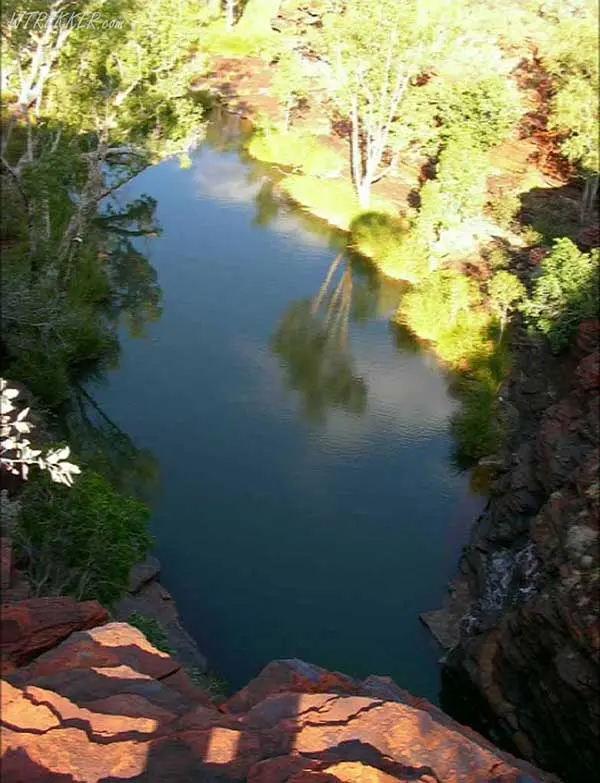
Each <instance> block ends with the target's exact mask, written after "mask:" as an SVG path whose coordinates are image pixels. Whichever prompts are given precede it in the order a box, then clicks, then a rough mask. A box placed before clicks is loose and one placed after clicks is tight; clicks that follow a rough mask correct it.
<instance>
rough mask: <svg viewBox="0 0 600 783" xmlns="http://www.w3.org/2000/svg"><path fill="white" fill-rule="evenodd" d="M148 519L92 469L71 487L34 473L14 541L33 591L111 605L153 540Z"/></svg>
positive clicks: (137, 505) (139, 507)
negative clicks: (26, 567)
mask: <svg viewBox="0 0 600 783" xmlns="http://www.w3.org/2000/svg"><path fill="white" fill-rule="evenodd" d="M148 518H149V511H148V509H147V508H146V507H145V506H143V505H142V504H141V503H139V501H137V500H134V499H133V498H127V497H123V496H122V495H120V494H118V493H117V492H116V491H115V490H114V489H113V488H112V487H111V486H110V485H109V484H108V483H107V482H106V481H105V480H104V479H103V478H102V477H101V476H99V475H98V474H96V473H93V472H91V471H86V472H84V473H83V474H82V475H81V476H80V477H79V479H78V480H77V481H76V482H75V484H74V486H73V487H71V488H67V487H64V486H60V485H56V484H53V483H52V482H51V480H50V479H49V478H47V477H46V476H44V475H39V476H37V477H35V478H33V479H32V481H31V482H30V483H29V484H28V485H27V486H26V488H25V490H24V491H23V494H22V511H21V516H20V520H19V525H18V528H17V534H16V537H15V543H16V546H17V548H18V549H19V550H20V553H21V555H23V556H24V557H25V558H26V559H27V561H28V576H29V578H30V581H31V584H32V586H33V588H34V591H35V593H36V594H37V595H62V594H67V595H73V596H74V597H75V598H77V599H78V600H85V599H92V598H95V599H97V600H98V601H100V602H101V603H104V604H107V605H110V604H112V603H113V602H114V601H116V600H117V599H118V598H119V596H120V595H121V594H122V593H123V592H124V591H125V589H126V587H127V583H128V578H129V572H130V570H131V567H132V566H133V565H134V564H135V563H137V562H139V561H140V560H142V559H143V558H144V556H145V555H146V553H147V551H148V548H149V546H150V544H151V537H150V535H149V533H148V529H147V525H148Z"/></svg>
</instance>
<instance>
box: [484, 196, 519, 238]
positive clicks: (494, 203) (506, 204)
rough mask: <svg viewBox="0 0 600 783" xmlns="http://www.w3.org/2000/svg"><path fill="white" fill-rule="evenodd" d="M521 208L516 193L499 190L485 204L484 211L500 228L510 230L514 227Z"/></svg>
mask: <svg viewBox="0 0 600 783" xmlns="http://www.w3.org/2000/svg"><path fill="white" fill-rule="evenodd" d="M520 210H521V199H520V197H519V194H518V193H514V192H512V193H510V192H509V193H507V192H500V193H498V194H497V195H495V196H494V198H492V199H490V200H489V201H488V202H487V204H486V212H487V214H488V215H489V216H490V217H491V218H492V220H493V221H495V222H496V223H497V225H499V226H500V228H503V229H505V230H506V231H510V230H511V229H513V228H514V227H515V222H516V219H517V215H518V214H519V212H520Z"/></svg>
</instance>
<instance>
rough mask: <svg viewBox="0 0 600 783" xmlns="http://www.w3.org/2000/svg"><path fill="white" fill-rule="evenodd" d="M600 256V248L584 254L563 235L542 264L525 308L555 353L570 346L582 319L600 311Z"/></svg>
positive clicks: (530, 319)
mask: <svg viewBox="0 0 600 783" xmlns="http://www.w3.org/2000/svg"><path fill="white" fill-rule="evenodd" d="M599 258H600V253H599V251H598V250H597V249H596V250H592V251H591V252H590V253H582V252H581V251H580V250H579V249H578V248H577V247H576V245H574V244H573V242H571V240H570V239H567V238H562V239H558V240H556V241H555V242H554V245H553V248H552V250H551V252H550V253H548V254H547V255H546V256H545V258H544V259H543V261H542V263H541V265H540V270H541V274H540V276H539V277H538V278H537V280H536V281H535V284H534V288H533V294H532V296H531V297H530V298H529V299H527V300H525V302H524V303H523V305H522V307H521V309H522V311H523V313H524V315H525V317H526V319H527V321H528V323H529V325H530V326H531V327H532V328H534V329H537V330H538V331H539V332H541V333H542V334H544V335H546V337H547V338H548V340H549V341H550V346H551V348H552V350H553V351H555V352H558V351H561V350H563V349H564V348H566V346H567V345H568V342H569V338H570V337H571V335H572V333H573V332H574V330H575V329H576V328H577V325H578V324H579V323H580V321H582V320H584V319H585V318H592V317H595V316H596V315H597V313H598V305H599V302H598V298H599V297H598V267H599Z"/></svg>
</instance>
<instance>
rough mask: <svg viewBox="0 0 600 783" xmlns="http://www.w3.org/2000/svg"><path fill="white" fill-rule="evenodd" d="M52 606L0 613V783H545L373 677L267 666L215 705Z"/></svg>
mask: <svg viewBox="0 0 600 783" xmlns="http://www.w3.org/2000/svg"><path fill="white" fill-rule="evenodd" d="M53 600H54V599H37V600H36V601H35V602H32V601H27V602H23V604H15V605H14V606H13V607H12V610H11V612H9V613H8V614H7V613H6V612H3V617H2V631H3V632H4V631H5V630H9V631H10V630H11V629H12V637H11V638H12V641H11V642H10V643H8V642H7V645H8V646H6V645H5V647H4V650H3V652H4V654H5V656H8V657H10V656H12V660H13V663H14V665H15V667H16V668H14V670H13V671H12V672H11V673H9V674H7V675H5V678H4V679H3V681H2V688H1V697H2V705H1V707H2V708H1V711H0V717H1V721H2V733H1V752H2V780H3V783H68V782H69V781H70V782H71V783H73V782H74V781H77V783H99V782H100V781H102V782H103V783H109V781H115V783H116V782H117V781H119V782H120V783H122V782H123V781H134V780H135V781H147V783H150V781H157V783H158V782H159V781H160V783H167V782H169V783H178V782H179V781H181V783H184V781H185V782H186V783H187V782H191V781H194V783H225V782H226V781H240V783H241V782H242V781H247V782H248V783H334V782H335V781H339V782H340V783H394V782H396V781H421V783H459V782H460V783H478V781H479V782H480V783H483V781H485V782H486V783H491V782H492V781H494V782H495V783H536V782H537V783H543V782H544V781H547V782H548V783H549V782H550V781H556V778H554V777H552V776H549V775H544V774H543V773H541V772H539V771H538V770H536V769H534V768H533V767H531V766H530V765H528V764H527V763H526V762H521V761H518V760H517V759H515V758H514V757H512V756H510V755H508V754H507V753H503V752H501V751H499V750H498V749H497V748H495V747H494V746H493V745H492V744H491V743H489V742H488V741H486V740H484V739H483V738H482V737H480V736H479V735H478V734H476V733H475V732H474V731H472V730H470V729H468V728H465V727H464V726H461V725H460V724H458V723H456V722H454V721H453V720H451V719H450V718H448V717H447V716H446V715H444V713H443V712H441V711H440V710H439V709H438V708H436V707H433V706H432V705H430V704H428V703H427V702H424V701H420V700H417V699H414V698H413V697H411V696H410V695H409V694H407V693H406V692H404V691H402V690H401V689H400V688H398V687H397V686H396V685H395V683H393V682H392V681H391V680H389V679H388V678H385V677H369V678H367V679H366V680H363V681H360V682H358V681H355V680H352V679H350V678H349V677H346V676H344V675H342V674H337V673H332V672H327V671H325V670H323V669H320V668H318V667H315V666H311V665H310V664H307V663H304V662H302V661H298V660H291V661H275V662H273V663H270V664H269V665H268V666H267V667H266V668H265V669H264V670H263V671H262V672H261V674H260V675H259V676H258V677H257V678H256V679H255V680H253V681H252V682H250V683H249V684H248V686H246V687H245V688H244V689H243V690H242V691H240V692H239V693H237V694H235V695H234V696H232V697H231V698H230V699H229V700H227V701H225V702H224V703H221V704H215V703H214V702H213V701H212V700H211V699H210V698H209V697H208V696H207V695H206V694H205V693H204V692H203V691H202V690H200V689H199V688H197V687H196V686H195V685H194V683H193V682H192V681H191V680H190V679H189V677H188V676H187V675H186V674H185V672H184V671H183V669H182V668H181V667H180V665H179V663H178V662H177V661H175V660H174V659H173V658H172V657H171V656H169V655H167V654H165V653H163V652H160V651H158V650H157V649H155V648H154V647H152V645H150V643H149V642H148V641H147V640H146V638H145V637H144V636H143V635H142V634H141V633H140V632H139V631H138V630H137V629H135V628H133V627H132V626H130V625H127V624H125V623H113V622H108V623H106V622H104V624H101V625H97V626H95V627H92V628H89V624H90V623H93V622H94V618H96V620H97V621H98V622H100V623H103V621H104V620H105V619H106V618H105V616H104V615H103V614H102V612H103V610H102V609H101V607H99V606H98V605H95V604H94V603H93V602H88V604H86V605H85V606H82V605H77V604H75V603H74V602H72V601H70V599H58V600H57V601H54V604H52V605H51V602H52V601H53ZM52 613H54V619H55V622H53V621H52V619H51V618H52ZM16 618H21V622H20V623H19V622H17V623H16V625H15V620H16ZM5 626H6V627H5ZM69 626H70V627H71V630H72V633H70V634H69V635H68V636H66V638H65V631H67V632H68V628H69ZM82 627H83V628H84V630H77V629H78V628H82ZM40 628H43V629H44V632H43V634H42V635H40V634H39V633H38V630H39V629H40ZM17 629H20V631H19V632H17ZM36 629H37V630H36ZM19 633H20V639H19V640H17V636H18V635H19ZM9 635H10V634H9ZM3 639H4V633H3ZM52 641H54V644H55V646H53V647H51V649H47V648H48V645H49V644H50V643H52ZM41 650H46V651H45V652H41V654H40V651H41ZM24 651H28V652H27V653H25V652H24ZM26 659H29V662H28V663H25V664H24V665H20V664H23V663H24V661H25V660H26Z"/></svg>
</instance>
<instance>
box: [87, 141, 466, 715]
mask: <svg viewBox="0 0 600 783" xmlns="http://www.w3.org/2000/svg"><path fill="white" fill-rule="evenodd" d="M142 193H146V194H149V195H151V196H153V197H154V198H156V199H157V201H158V212H157V214H158V218H159V221H160V223H161V224H162V227H163V233H162V234H161V235H160V236H159V237H157V238H154V239H152V240H140V241H139V248H140V249H141V250H142V251H143V252H144V253H145V254H146V255H148V257H149V258H150V260H151V263H152V264H153V266H154V267H155V269H156V270H157V273H158V281H159V284H160V286H161V288H162V291H163V305H164V312H163V315H162V317H161V318H160V319H159V320H158V321H157V322H156V323H153V324H151V325H150V326H149V327H148V328H147V330H146V335H145V336H144V337H141V338H140V337H138V338H132V337H130V336H128V334H127V333H126V331H125V330H123V335H122V346H123V350H122V357H121V361H120V365H119V367H118V368H117V369H115V370H113V371H111V372H109V373H108V374H107V376H106V380H105V382H104V383H103V384H102V385H100V386H98V387H97V388H94V389H93V391H94V394H95V396H96V398H97V400H98V401H99V402H100V403H101V404H102V406H103V408H104V410H105V411H106V413H107V414H108V415H109V416H110V417H111V418H112V419H113V420H114V421H116V422H118V424H119V425H120V426H121V427H122V428H123V430H125V431H126V432H127V433H128V434H129V435H131V437H132V438H133V439H134V441H135V443H136V445H137V446H138V447H140V448H144V449H149V450H150V451H152V452H153V453H154V455H155V457H156V459H157V460H158V464H159V468H160V489H159V490H158V492H157V494H156V499H155V503H154V508H153V521H152V527H153V532H154V534H155V535H156V538H157V541H158V546H157V555H158V557H159V558H160V560H161V561H162V563H163V582H164V584H165V585H166V587H167V588H168V589H169V590H170V591H171V592H172V594H173V596H174V598H175V600H176V601H177V604H178V607H179V609H180V612H181V615H182V618H183V621H184V623H185V625H186V627H187V628H188V630H189V631H190V633H191V634H192V635H194V636H195V637H196V639H197V640H198V642H199V644H200V647H201V649H202V650H203V651H204V652H205V653H206V654H207V656H208V657H209V660H210V663H211V665H212V666H213V667H214V668H215V669H216V670H217V671H218V672H219V673H221V674H222V675H223V676H224V677H225V678H226V679H227V680H228V681H229V682H230V683H231V685H232V686H233V687H238V686H240V685H242V684H243V683H244V682H245V681H246V680H247V679H248V678H250V677H252V676H253V675H255V674H256V673H257V672H258V671H259V670H260V668H261V667H262V666H263V665H264V664H266V663H267V662H268V661H269V660H271V659H273V658H278V657H301V658H304V659H306V660H309V661H311V662H314V663H317V664H320V665H322V666H325V667H328V668H333V669H337V670H340V671H344V672H347V673H349V674H351V675H359V676H363V675H367V674H370V673H375V674H387V675H391V676H392V677H393V678H394V679H396V681H397V682H398V683H399V684H400V685H401V686H403V687H405V688H407V689H409V690H411V691H412V692H413V693H415V694H418V695H423V696H426V697H428V698H430V699H432V700H436V698H437V691H438V671H437V666H436V661H437V659H438V658H439V655H440V650H439V649H437V647H436V645H435V644H434V642H433V640H432V639H431V638H430V636H429V634H428V633H427V631H426V630H425V629H424V628H423V627H422V626H421V624H420V622H419V619H418V613H419V612H420V611H424V610H428V609H433V608H436V607H437V606H439V604H440V602H441V600H442V598H443V595H444V592H445V588H446V584H447V581H448V579H449V578H451V576H452V575H453V572H454V569H455V567H456V562H457V559H458V556H459V554H460V549H461V546H462V545H463V544H464V543H465V542H466V539H467V536H468V530H469V526H470V524H471V523H472V521H473V519H474V517H475V515H476V513H477V510H478V509H479V507H480V505H481V499H480V498H477V497H474V496H472V495H471V494H470V492H469V486H468V485H469V476H468V474H462V475H457V474H456V473H455V472H454V471H453V469H452V467H451V464H450V452H451V447H452V443H451V439H450V436H449V433H448V418H449V416H450V415H451V413H452V411H453V410H454V407H455V405H456V403H455V401H454V400H453V399H452V398H451V396H450V395H449V393H448V390H447V383H446V378H445V376H444V374H443V372H442V371H441V369H440V368H439V367H438V366H437V365H436V363H435V361H434V360H432V358H431V357H430V356H428V355H427V354H425V353H421V352H419V350H418V349H417V347H416V346H415V345H414V344H413V343H411V341H410V340H409V339H407V337H406V336H405V335H404V336H403V335H400V334H398V333H397V332H395V331H394V329H393V328H392V327H390V325H389V314H390V312H391V311H392V309H393V308H394V306H395V305H396V304H397V302H398V299H399V295H400V290H399V288H398V287H397V286H392V285H390V284H383V283H377V281H376V280H375V279H373V278H372V277H370V276H369V275H368V274H367V272H366V270H365V269H364V268H360V267H359V266H358V265H357V264H356V263H354V265H353V264H352V263H351V262H350V261H349V260H347V259H344V260H343V263H342V264H340V265H339V266H338V267H337V268H336V269H335V270H334V273H333V276H332V282H331V285H330V286H329V287H328V289H327V290H326V292H325V293H324V294H323V296H322V298H321V301H320V302H317V301H316V296H317V294H318V291H319V289H320V287H321V286H322V284H323V281H324V280H325V277H326V275H327V272H328V270H329V268H330V266H331V264H332V262H333V261H334V259H335V257H336V255H337V250H336V247H335V245H336V242H337V243H339V238H337V239H336V237H335V236H333V235H331V236H328V233H327V231H325V230H324V229H323V227H322V226H321V225H320V224H317V223H311V221H310V220H309V219H307V218H306V216H304V215H301V214H299V213H298V211H297V210H295V209H293V208H290V207H284V208H280V209H279V212H278V213H277V205H276V204H275V203H274V202H273V200H272V199H271V198H270V196H269V183H268V181H265V180H264V179H262V178H261V174H260V172H257V170H256V168H255V167H253V166H251V165H249V164H247V163H244V162H242V161H241V160H240V158H239V156H238V154H237V153H236V152H218V151H216V150H215V149H212V148H210V147H208V146H205V147H203V148H201V149H200V150H199V151H198V152H197V154H196V155H195V156H194V158H193V165H192V166H191V168H188V169H181V168H179V167H178V163H177V162H176V161H169V162H166V163H164V164H162V165H159V166H157V167H155V168H152V169H150V170H148V171H146V172H145V173H143V174H142V175H140V176H139V177H138V178H137V180H135V181H134V182H133V183H132V184H131V185H130V186H128V188H127V189H126V193H125V195H126V196H127V197H134V196H138V195H140V194H142ZM276 213H277V214H276ZM261 224H262V225H261ZM311 308H312V309H311ZM313 310H314V312H313ZM292 387H294V388H292Z"/></svg>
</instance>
